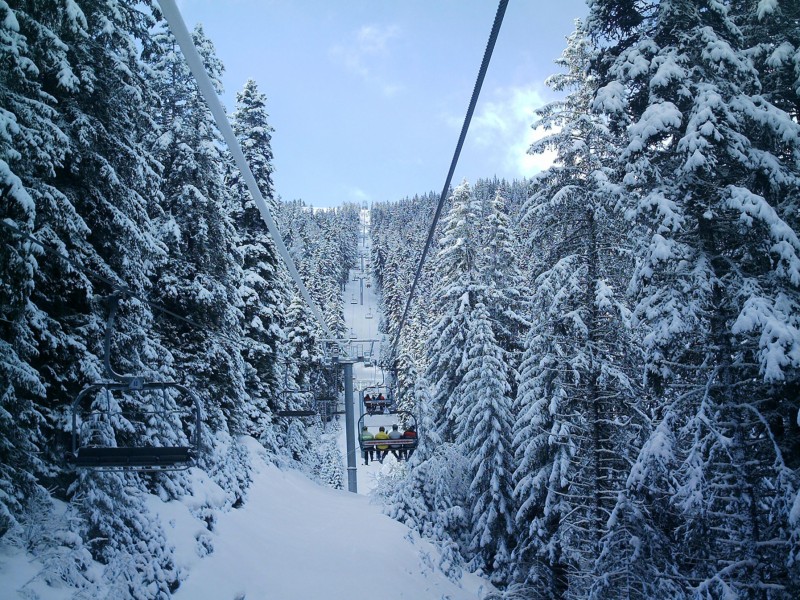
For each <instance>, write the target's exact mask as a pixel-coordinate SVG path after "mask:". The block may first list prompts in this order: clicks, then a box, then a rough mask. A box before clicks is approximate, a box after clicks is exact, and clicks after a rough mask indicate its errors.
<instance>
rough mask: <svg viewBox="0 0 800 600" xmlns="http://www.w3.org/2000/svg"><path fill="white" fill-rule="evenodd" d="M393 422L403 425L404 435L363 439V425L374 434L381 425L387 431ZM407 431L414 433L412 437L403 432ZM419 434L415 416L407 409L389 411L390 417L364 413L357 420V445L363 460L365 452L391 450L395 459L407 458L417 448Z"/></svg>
mask: <svg viewBox="0 0 800 600" xmlns="http://www.w3.org/2000/svg"><path fill="white" fill-rule="evenodd" d="M395 424H397V425H400V424H402V425H403V428H404V437H401V438H398V439H393V440H392V439H383V440H376V439H374V438H373V439H371V440H370V439H367V440H365V439H364V438H363V435H362V432H363V431H364V428H365V427H366V428H367V430H368V431H369V430H371V431H370V433H371V434H373V436H374V435H375V433H376V432H377V431H378V430H379V427H381V426H383V427H384V429H385V430H386V431H389V430H390V428H391V427H392V426H393V425H395ZM407 431H413V432H414V434H415V435H414V437H406V435H405V432H407ZM419 436H420V432H419V429H418V427H417V418H416V417H415V416H414V414H413V413H410V412H408V411H396V412H394V413H391V418H389V417H388V416H386V415H384V416H381V414H378V415H377V416H376V415H371V414H368V413H364V414H363V415H361V418H360V419H359V420H358V445H359V448H360V449H361V453H362V455H363V456H364V457H365V460H366V454H367V452H370V451H375V452H385V453H387V454H388V453H389V452H392V453H393V454H394V455H395V457H396V458H397V460H408V459H409V458H410V457H411V454H412V453H413V452H414V450H416V449H417V446H419Z"/></svg>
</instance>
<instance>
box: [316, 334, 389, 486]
mask: <svg viewBox="0 0 800 600" xmlns="http://www.w3.org/2000/svg"><path fill="white" fill-rule="evenodd" d="M377 341H378V340H355V339H328V340H320V343H322V348H323V351H324V353H325V356H326V358H327V359H328V360H329V361H330V364H331V365H332V366H338V365H341V366H342V370H343V371H344V423H345V440H346V443H347V491H349V492H353V493H354V494H356V493H358V467H357V466H356V464H357V463H356V460H357V458H356V437H355V426H356V419H355V402H354V397H353V365H354V364H355V363H357V362H361V361H363V360H364V357H363V356H357V355H353V353H352V350H353V349H354V348H363V347H364V346H365V345H366V344H369V345H370V354H372V347H373V345H374V344H375V342H377ZM359 342H360V343H361V344H360V345H359Z"/></svg>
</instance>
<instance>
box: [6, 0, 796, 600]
mask: <svg viewBox="0 0 800 600" xmlns="http://www.w3.org/2000/svg"><path fill="white" fill-rule="evenodd" d="M588 5H589V15H588V17H587V19H586V21H585V22H580V21H579V22H576V27H575V31H574V33H573V34H572V35H571V36H570V38H569V39H568V40H567V44H566V47H565V49H564V51H563V54H562V55H561V57H560V59H559V60H558V61H557V63H556V66H555V68H554V71H557V72H556V74H554V75H552V76H551V77H550V78H549V79H548V80H547V85H548V86H549V87H550V88H551V89H552V90H554V91H555V92H558V94H559V98H560V99H559V100H556V101H553V102H551V103H549V104H547V105H546V106H544V107H543V108H541V109H540V110H538V111H537V122H536V123H535V125H537V126H539V127H543V128H545V129H546V130H547V135H546V136H545V137H544V138H542V139H541V140H539V141H537V142H536V143H535V144H534V145H533V146H532V147H531V148H530V149H529V152H530V153H540V152H543V151H546V150H551V151H554V152H555V153H556V160H555V162H554V164H553V165H552V166H551V167H549V168H547V169H545V170H544V171H542V172H540V173H538V174H536V175H535V176H533V177H532V178H530V179H523V180H515V181H505V180H500V179H497V178H494V177H492V176H491V174H479V175H480V176H482V178H481V177H478V178H476V179H475V180H474V182H473V183H470V182H468V181H463V182H460V183H459V184H458V185H456V186H455V187H454V188H453V189H452V190H450V193H449V194H448V195H447V197H446V205H445V207H444V213H443V215H444V216H443V218H442V220H441V222H440V223H439V225H438V228H437V230H436V235H434V237H433V240H434V241H433V246H432V251H431V255H430V258H429V260H428V261H427V262H426V263H425V264H424V266H423V268H422V270H421V273H420V278H419V281H418V286H417V296H416V298H411V300H410V302H411V303H410V305H409V311H408V319H407V320H406V321H405V323H404V324H403V326H402V328H401V327H400V324H401V320H402V319H401V317H402V315H403V313H404V310H405V309H406V304H407V302H409V292H410V289H411V286H412V282H413V280H414V276H415V269H416V267H417V264H418V261H419V257H420V253H421V250H422V246H423V244H424V241H425V238H426V235H427V233H428V228H429V226H430V224H431V220H432V216H433V214H434V211H435V209H436V204H437V201H438V200H439V196H438V194H434V193H430V192H425V191H422V190H420V192H419V194H418V195H416V196H413V197H408V198H405V199H394V198H388V199H385V201H382V202H376V203H374V204H373V205H372V207H371V215H370V218H371V232H372V256H371V260H370V265H371V269H372V273H371V275H372V279H373V281H374V282H375V285H376V287H377V289H378V292H379V295H380V299H381V306H380V314H381V323H380V330H381V331H382V332H384V333H385V334H386V336H387V338H388V339H389V340H391V344H387V345H386V347H384V353H383V356H382V357H381V362H382V363H383V364H384V365H386V366H387V368H389V367H393V368H394V369H395V370H396V373H397V397H398V399H399V400H398V401H399V403H400V405H401V407H403V408H404V409H406V410H409V411H412V412H414V413H415V414H417V415H419V417H418V418H419V422H420V430H421V432H424V433H423V435H421V436H420V444H419V448H418V449H417V451H416V452H414V454H413V456H412V458H411V459H410V460H409V461H408V464H407V465H404V467H403V468H400V469H397V470H396V471H393V473H392V475H391V477H387V478H385V479H384V480H382V481H381V484H380V487H379V489H378V490H377V495H378V496H379V498H380V501H381V502H382V503H383V505H384V510H385V512H386V514H388V515H389V516H391V517H392V518H394V519H396V520H398V521H400V522H402V523H404V524H406V525H407V526H408V527H410V528H411V529H412V530H415V531H416V532H418V533H419V534H420V535H421V536H423V537H424V538H427V539H429V540H432V541H433V542H434V543H435V544H436V546H437V547H438V548H439V550H440V552H441V561H440V563H439V564H438V565H437V568H439V569H440V570H441V571H443V572H444V573H445V574H446V575H447V576H448V577H450V578H451V579H454V580H458V578H459V577H460V576H461V574H462V573H464V572H472V573H478V574H479V575H481V576H483V577H485V578H486V579H488V580H489V581H491V582H492V583H493V584H494V585H495V586H496V587H497V590H498V592H497V593H496V594H494V595H493V596H491V597H493V598H504V599H507V600H511V599H523V598H524V599H542V600H544V599H555V598H559V599H560V598H564V599H567V598H569V599H593V600H600V599H606V598H607V599H616V598H626V599H630V598H640V599H653V600H657V599H690V598H691V599H719V600H730V599H734V598H742V599H745V598H754V599H763V600H767V599H776V600H777V599H780V600H783V599H787V600H788V599H790V598H796V597H797V593H798V590H800V565H798V561H800V412H799V411H800V374H799V372H798V366H800V238H798V231H800V3H798V2H797V1H796V0H791V1H787V0H759V1H758V2H755V1H750V0H749V1H747V2H742V1H740V0H726V1H712V0H662V1H656V0H622V1H619V0H589V2H588ZM193 38H194V43H195V45H196V47H197V48H198V50H199V51H200V54H201V56H202V57H203V60H204V63H205V68H206V71H207V72H208V73H209V75H210V76H211V79H212V80H213V81H215V82H216V83H217V84H218V86H219V88H220V89H219V90H218V92H221V84H219V81H220V77H221V75H222V73H223V72H224V65H223V64H222V63H221V61H220V60H219V58H218V57H217V56H216V55H215V50H214V46H213V43H212V41H211V40H209V39H208V38H207V37H206V36H205V34H204V32H203V29H202V27H201V26H197V27H196V28H195V29H194V32H193ZM0 61H1V64H2V69H0V240H2V244H0V543H1V544H2V545H3V546H4V547H15V548H19V549H22V550H23V551H24V552H27V553H29V554H31V555H33V556H40V557H41V556H46V560H47V565H48V570H47V572H46V573H43V574H42V577H43V578H44V579H45V580H46V581H47V582H48V583H49V582H51V581H60V582H62V583H65V584H66V585H68V586H70V587H72V588H75V589H76V590H78V591H77V592H76V596H75V597H76V598H78V597H100V596H99V593H98V592H96V591H97V590H99V589H102V590H104V592H103V596H102V597H114V598H129V597H130V598H136V599H146V598H168V597H170V596H171V595H172V594H173V593H174V592H175V591H176V590H177V589H178V588H179V586H180V576H179V573H178V572H177V570H176V568H175V560H174V556H173V550H172V549H171V548H170V546H169V545H168V544H166V543H165V538H164V530H163V528H164V524H163V523H160V522H159V521H158V520H157V519H156V518H154V517H153V515H152V511H151V510H150V509H149V508H148V504H147V501H146V498H147V497H149V496H152V495H155V496H157V497H158V498H160V499H161V500H163V501H164V502H166V501H169V500H170V499H174V498H178V497H181V496H185V495H191V494H192V485H193V479H192V477H190V476H189V475H188V474H187V472H183V471H178V472H174V473H130V472H124V471H111V472H93V471H90V470H77V471H76V470H75V469H72V468H71V467H69V465H68V464H66V463H65V460H64V456H65V453H66V452H67V451H68V450H69V448H70V440H71V436H72V428H73V425H72V420H71V411H72V408H71V404H72V401H73V399H74V398H75V397H76V396H77V395H78V394H79V392H80V391H81V390H82V389H83V388H84V387H85V386H86V385H88V384H90V383H91V382H95V381H99V380H102V379H103V378H104V377H105V373H106V370H105V367H104V347H103V342H104V336H105V333H106V327H107V324H108V315H109V310H110V307H111V303H112V298H113V297H114V296H115V295H116V296H119V298H120V300H119V312H118V314H117V318H116V321H115V328H114V331H113V336H112V340H111V354H112V357H111V358H112V361H113V364H114V365H115V367H116V368H117V369H118V370H119V371H122V372H124V373H130V374H136V375H137V376H140V377H143V378H146V379H152V380H161V381H163V380H174V381H179V382H180V383H182V384H183V385H185V386H187V387H189V388H191V389H192V390H194V392H195V393H196V394H197V395H198V397H199V400H200V403H201V405H202V409H203V410H202V412H203V419H202V423H201V425H200V429H201V430H202V431H201V433H202V439H203V440H204V444H203V445H204V447H203V452H202V453H201V455H200V457H199V458H198V462H197V466H196V469H200V470H202V471H203V472H204V473H205V474H207V476H208V477H209V478H210V479H211V480H213V481H214V482H215V483H216V484H217V485H219V486H220V487H221V488H222V489H223V490H224V491H225V495H226V497H225V505H226V507H228V508H230V507H237V506H241V505H242V504H245V503H246V502H247V497H248V486H249V483H250V480H251V477H250V469H251V465H250V464H249V462H248V454H247V452H246V449H245V447H244V444H243V443H242V439H243V437H248V438H255V439H256V440H258V442H259V443H260V444H261V445H262V446H263V447H264V449H265V451H266V455H267V456H268V457H269V460H270V461H272V462H273V463H274V464H275V465H277V466H279V467H280V468H282V469H287V470H288V469H294V470H299V471H301V472H303V473H305V474H306V475H307V476H308V477H310V478H312V479H313V480H315V481H317V482H319V483H321V484H323V485H328V486H331V487H334V488H341V487H342V486H343V473H344V466H343V457H342V455H341V452H340V451H339V449H338V447H337V446H336V445H335V443H333V442H330V443H327V442H326V443H321V444H320V443H316V444H310V443H309V441H310V440H311V439H317V438H320V435H321V432H322V431H323V430H324V424H323V423H322V422H321V421H319V420H314V421H300V420H296V419H295V420H292V419H289V418H285V417H282V416H280V415H279V413H280V412H281V411H284V410H292V409H297V408H300V407H302V406H304V405H305V403H307V402H308V401H309V394H308V392H304V391H303V390H307V389H309V387H310V386H312V385H314V386H317V387H319V386H324V387H325V388H326V389H329V390H330V393H331V394H336V393H339V392H340V391H341V384H342V382H341V381H340V380H338V379H337V378H336V377H331V376H329V375H325V373H326V371H325V370H324V369H323V363H324V356H323V349H322V344H321V343H320V339H321V338H322V337H323V334H322V330H321V327H320V324H318V323H317V322H316V320H315V318H314V316H313V315H312V313H311V311H310V309H309V307H308V306H307V305H306V304H305V303H304V302H303V300H302V298H301V297H300V294H299V293H298V291H297V289H296V286H295V285H294V282H293V281H292V280H291V277H290V276H289V272H288V270H287V268H286V266H285V265H284V264H283V262H282V261H281V259H280V257H279V256H278V253H277V250H276V245H275V241H274V240H272V238H271V237H270V236H269V234H268V232H267V229H266V226H265V225H264V223H263V222H262V220H261V216H260V213H259V211H258V209H257V207H256V206H255V204H254V202H253V200H252V198H251V197H250V195H249V192H248V191H247V189H246V187H245V185H244V183H243V181H242V179H241V175H240V174H239V172H238V170H237V169H236V167H235V166H234V164H233V161H232V159H231V156H230V154H229V152H228V150H227V148H226V147H225V144H224V143H223V141H222V138H221V136H220V133H219V131H218V130H217V128H216V126H215V124H214V121H213V119H212V117H211V115H210V112H209V110H208V108H207V107H206V105H205V103H204V101H203V99H202V97H201V96H200V95H199V93H198V90H197V87H196V84H195V81H194V79H193V77H192V75H191V73H190V71H189V69H188V67H187V66H186V64H185V61H184V60H183V57H182V54H181V52H180V50H179V48H178V47H177V44H176V41H175V39H174V38H173V36H172V34H171V33H170V31H169V29H168V27H167V26H166V23H165V22H164V19H163V17H162V16H161V14H160V11H159V9H158V6H157V4H154V3H152V2H150V1H145V2H140V3H135V4H131V3H126V2H122V1H120V0H104V1H103V2H95V1H92V0H63V1H59V2H44V1H39V0H30V1H27V2H21V1H12V0H0ZM230 119H231V122H232V124H233V128H234V131H235V133H236V136H237V139H238V141H239V143H240V145H241V147H242V148H243V150H244V153H245V156H246V158H247V160H248V162H249V164H250V168H251V170H252V171H253V174H254V175H255V177H256V180H257V183H258V186H259V189H260V191H261V192H262V195H263V196H264V198H265V199H266V200H267V202H268V204H269V206H270V211H271V213H272V214H273V215H274V216H275V220H276V221H277V223H278V226H279V228H280V230H281V231H282V234H283V240H282V241H283V243H285V245H286V246H287V248H288V249H289V252H290V254H291V256H292V258H293V260H294V261H295V263H296V265H297V268H298V271H299V273H300V275H301V276H302V278H303V280H304V282H305V285H306V286H307V288H308V289H309V290H310V291H311V294H312V296H313V298H314V301H315V302H316V304H317V305H318V306H319V307H320V308H321V309H322V313H323V315H324V318H325V320H326V326H327V327H328V328H329V329H330V330H331V331H332V332H333V333H334V334H335V335H337V336H341V337H346V336H347V331H346V327H345V324H344V307H343V303H342V297H341V290H342V286H343V285H344V283H345V282H347V280H348V277H349V269H350V268H351V267H353V266H355V263H356V256H357V253H356V249H357V242H358V233H359V208H360V207H359V206H355V205H352V204H344V205H342V206H341V207H338V208H335V209H330V210H317V209H314V208H313V207H310V206H308V205H306V203H304V202H303V201H302V200H300V199H292V200H290V201H285V200H283V199H281V198H279V197H278V196H277V194H276V192H275V190H274V184H273V166H272V161H273V155H272V150H271V135H272V133H273V131H272V128H271V126H270V124H269V114H268V111H267V95H266V93H265V92H264V91H262V90H260V89H259V86H258V84H257V83H256V82H255V81H252V80H251V81H247V82H246V83H245V84H244V85H243V87H242V89H241V91H239V92H238V93H237V94H236V106H235V109H234V111H233V113H232V114H231V116H230ZM532 125H533V124H532ZM287 390H293V391H292V392H290V393H287ZM100 401H102V399H101V398H98V399H96V400H95V402H100ZM184 401H185V398H181V397H179V395H178V394H164V398H163V406H162V407H161V409H160V410H163V411H164V412H165V413H170V414H172V413H175V412H177V411H178V409H179V405H180V404H181V403H182V402H184ZM119 409H120V410H121V411H129V412H131V413H133V414H134V415H135V416H136V417H137V418H130V419H128V418H127V417H126V418H124V419H122V418H120V419H117V420H116V421H113V422H112V423H111V424H110V425H111V426H112V427H113V429H114V431H113V432H112V433H111V434H109V433H108V431H106V432H105V434H104V435H111V437H112V439H113V440H114V441H115V442H116V443H119V444H120V445H122V444H124V443H129V441H130V440H131V439H146V440H149V441H151V442H152V443H154V444H161V445H168V446H169V445H176V446H177V445H182V444H184V443H186V440H187V439H189V438H190V437H191V436H192V435H193V434H194V433H196V432H195V431H194V430H193V424H192V423H191V422H190V421H187V420H186V419H180V418H176V419H172V421H173V424H174V425H175V427H173V428H168V429H164V428H162V427H160V426H159V423H157V422H155V421H157V419H156V420H154V419H153V418H151V415H152V414H153V413H152V412H151V411H152V410H154V407H150V406H144V407H142V406H133V405H132V406H125V405H124V402H123V405H121V406H120V407H119ZM137 411H139V414H136V413H137ZM126 414H128V413H127V412H126ZM321 439H326V438H324V436H323V438H321ZM309 447H311V448H313V449H314V451H313V452H308V451H307V449H308V448H309ZM195 510H196V512H197V514H198V515H202V518H203V519H205V520H206V522H207V523H208V526H209V528H213V526H214V522H215V520H216V519H217V518H218V516H219V508H218V507H212V506H204V505H203V504H202V502H200V503H198V505H197V506H196V508H195ZM56 512H59V513H63V514H65V515H66V518H59V519H55V518H53V517H52V515H54V514H55V513H56ZM200 544H201V545H202V540H201V541H200ZM210 551H211V550H209V552H210ZM90 560H93V561H98V562H99V563H100V564H102V565H105V567H106V569H105V570H104V572H103V574H102V575H101V576H100V577H99V578H98V576H97V575H96V574H95V573H94V572H93V571H91V570H89V569H87V568H86V565H87V564H88V562H89V561H90ZM81 593H82V594H83V595H79V594H81ZM95 593H98V595H97V596H94V595H93V594H95ZM487 598H488V597H487Z"/></svg>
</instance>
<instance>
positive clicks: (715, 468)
mask: <svg viewBox="0 0 800 600" xmlns="http://www.w3.org/2000/svg"><path fill="white" fill-rule="evenodd" d="M776 6H777V3H774V2H761V3H759V4H758V5H756V4H753V3H748V4H746V5H745V3H718V2H705V1H696V2H690V1H688V0H670V1H667V2H663V1H662V2H626V3H624V4H620V3H617V2H609V1H607V0H596V1H595V2H594V3H593V4H592V7H591V12H590V17H589V21H588V28H589V30H590V32H591V33H592V34H593V35H594V36H596V37H597V38H599V39H600V40H601V43H602V46H603V49H602V51H601V53H600V54H599V56H598V58H597V60H596V61H595V63H594V65H595V67H596V69H597V73H598V75H599V77H600V81H599V84H600V87H599V89H598V92H597V95H596V98H595V107H596V108H597V109H599V110H602V111H603V112H605V113H606V114H607V115H608V118H609V121H610V122H611V123H614V124H616V125H617V127H618V131H620V132H621V133H624V135H625V144H624V150H623V152H622V154H621V159H622V160H623V161H624V170H623V173H622V176H621V177H620V178H618V179H617V180H616V181H617V182H618V183H621V184H623V185H624V186H625V188H626V192H627V195H628V197H629V200H628V215H629V216H630V218H632V219H635V220H636V221H637V223H638V225H639V227H640V229H639V234H638V241H639V245H638V248H637V268H636V271H635V273H634V277H633V278H632V282H631V287H630V290H631V292H632V293H633V294H634V295H635V298H636V302H637V304H636V308H635V317H636V319H638V321H639V322H641V323H646V324H647V325H648V326H649V328H650V333H649V334H648V336H647V337H646V338H645V352H646V357H645V358H646V368H647V376H648V382H649V384H650V385H651V386H652V389H653V390H654V391H655V392H656V393H657V394H658V398H657V399H658V406H657V407H656V409H657V410H656V412H655V414H657V415H658V417H659V418H660V419H662V420H664V421H666V423H667V424H669V426H671V427H672V428H673V430H672V435H674V437H675V438H676V440H677V443H676V444H674V448H677V452H678V456H677V457H676V459H675V461H676V467H675V468H674V470H673V471H672V472H671V473H670V474H669V478H670V479H671V480H672V487H673V490H674V491H673V494H672V497H671V499H670V508H671V509H672V511H673V514H674V519H672V520H670V525H671V526H672V527H673V531H675V532H677V533H678V534H679V537H678V538H677V539H676V541H675V542H676V543H675V544H674V546H673V548H672V549H671V555H672V559H673V564H674V568H675V570H676V571H677V572H679V573H680V575H679V576H677V578H676V581H677V582H678V584H679V585H680V586H681V588H682V590H683V592H684V593H686V594H687V595H691V596H693V597H709V598H711V597H734V596H739V597H754V596H757V595H758V596H760V597H764V598H768V597H769V598H789V597H791V595H792V594H793V592H792V591H791V590H793V589H797V587H798V579H797V578H798V569H797V565H796V562H795V561H796V556H797V547H796V544H797V538H796V537H791V535H790V531H791V527H795V528H796V526H797V524H796V521H795V522H794V525H792V517H793V513H792V503H793V502H795V498H796V490H797V489H798V476H797V471H796V468H797V463H796V457H795V456H793V454H796V446H793V442H789V443H787V439H786V435H787V433H788V431H789V430H788V429H787V427H786V423H787V420H786V417H785V415H788V414H796V413H797V410H798V395H797V377H798V369H797V367H798V363H800V351H798V348H800V310H798V308H800V303H799V301H800V296H799V294H800V292H798V289H799V287H800V241H798V237H797V232H796V230H795V229H794V228H793V227H794V226H796V219H797V210H796V207H797V198H798V193H797V190H798V189H800V185H799V184H800V179H799V178H798V171H799V170H800V169H799V168H798V163H797V155H798V151H800V150H799V146H800V126H798V123H797V119H796V112H795V113H792V112H787V108H788V105H787V103H786V102H785V95H784V96H783V99H778V98H776V100H779V101H780V104H775V103H773V102H772V101H771V100H770V98H769V97H767V96H765V95H764V94H762V92H763V91H765V90H764V87H763V83H762V81H761V75H762V74H761V73H759V71H758V70H757V69H756V68H755V66H754V61H753V59H752V58H751V56H753V48H754V47H756V43H755V41H754V40H751V41H750V43H748V40H747V38H746V37H745V36H744V35H743V31H742V29H741V28H740V27H739V24H740V23H741V24H744V23H749V24H752V23H755V22H757V20H758V19H759V18H761V19H764V18H773V17H774V14H775V13H774V8H775V7H776ZM732 8H733V9H735V10H731V9H732ZM754 12H755V13H757V14H754ZM771 26H772V27H774V29H775V30H778V31H779V30H781V29H783V28H784V27H785V28H795V27H796V25H795V24H794V23H793V21H792V20H791V19H789V20H782V21H773V22H772V24H771ZM770 58H773V59H774V62H775V68H776V70H780V67H781V64H783V62H782V61H781V60H778V58H777V57H775V56H774V53H773V54H772V55H770ZM761 64H765V63H761ZM784 72H785V71H784ZM765 75H766V74H765ZM765 79H766V81H767V82H768V87H767V91H769V92H771V93H773V94H774V92H775V88H774V84H773V83H769V81H770V78H769V76H767V77H766V78H765ZM784 94H785V92H784ZM773 97H774V96H773ZM795 98H796V96H795ZM795 106H796V103H795ZM659 431H660V428H659V427H656V428H654V429H653V433H652V435H653V436H655V435H659ZM661 435H662V436H663V433H662V434H661ZM649 443H650V444H651V446H653V447H655V446H657V444H655V443H654V442H653V441H652V439H651V442H649ZM793 450H794V452H793ZM787 451H789V453H787ZM669 462H671V461H667V462H666V464H669ZM637 470H639V471H641V472H645V473H646V471H647V464H642V465H638V463H637V465H634V472H635V471H637ZM653 493H654V494H658V493H659V492H658V490H654V491H653ZM662 493H663V492H662ZM640 495H641V502H642V506H644V507H647V508H648V513H649V514H652V511H653V510H655V509H656V506H650V503H651V492H650V490H646V489H642V490H641V492H640ZM676 521H677V523H676ZM648 525H649V526H651V527H657V526H658V523H657V522H656V521H655V520H653V521H650V523H648ZM676 525H677V527H676ZM795 532H796V529H795ZM661 533H665V534H666V533H668V532H661ZM661 576H662V577H664V578H666V577H669V576H670V574H669V573H663V574H662V575H661Z"/></svg>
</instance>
